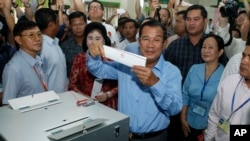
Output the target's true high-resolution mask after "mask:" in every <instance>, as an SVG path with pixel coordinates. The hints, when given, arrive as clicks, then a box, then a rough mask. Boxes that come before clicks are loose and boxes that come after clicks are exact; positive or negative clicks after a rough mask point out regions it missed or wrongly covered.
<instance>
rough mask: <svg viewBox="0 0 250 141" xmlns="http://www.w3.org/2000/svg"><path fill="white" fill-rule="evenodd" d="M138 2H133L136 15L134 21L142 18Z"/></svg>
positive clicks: (138, 0)
mask: <svg viewBox="0 0 250 141" xmlns="http://www.w3.org/2000/svg"><path fill="white" fill-rule="evenodd" d="M140 4H141V3H140V0H135V13H136V19H137V20H139V19H141V17H142V12H141V5H140Z"/></svg>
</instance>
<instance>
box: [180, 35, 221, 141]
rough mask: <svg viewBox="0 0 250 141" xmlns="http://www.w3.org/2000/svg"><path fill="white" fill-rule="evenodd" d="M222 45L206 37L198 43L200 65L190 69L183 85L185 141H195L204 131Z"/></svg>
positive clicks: (217, 40)
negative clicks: (199, 44)
mask: <svg viewBox="0 0 250 141" xmlns="http://www.w3.org/2000/svg"><path fill="white" fill-rule="evenodd" d="M223 55H224V42H223V39H222V38H221V37H219V36H217V35H213V34H211V35H208V36H206V37H205V38H204V39H203V40H202V49H201V57H202V59H203V61H204V63H202V64H195V65H193V66H192V67H191V68H190V70H189V72H188V75H187V77H186V79H185V81H184V84H183V91H182V95H183V108H182V111H181V123H182V130H183V133H184V135H185V141H196V140H197V141H198V138H199V137H202V135H203V130H204V129H205V128H206V127H207V123H208V112H209V109H210V106H211V104H212V101H213V99H214V97H215V95H216V90H217V87H218V84H219V81H220V77H221V74H222V72H223V70H224V66H223V65H222V64H221V63H220V58H222V57H224V56H223Z"/></svg>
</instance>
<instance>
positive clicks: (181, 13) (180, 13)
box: [177, 10, 187, 18]
mask: <svg viewBox="0 0 250 141" xmlns="http://www.w3.org/2000/svg"><path fill="white" fill-rule="evenodd" d="M186 13H187V10H181V11H178V12H177V16H179V15H183V18H184V17H185V15H186Z"/></svg>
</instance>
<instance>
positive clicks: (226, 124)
mask: <svg viewBox="0 0 250 141" xmlns="http://www.w3.org/2000/svg"><path fill="white" fill-rule="evenodd" d="M218 127H219V128H220V129H221V130H222V131H223V132H224V133H226V134H228V133H229V127H230V123H229V122H228V121H227V120H226V119H225V118H224V117H221V118H220V120H219V123H218Z"/></svg>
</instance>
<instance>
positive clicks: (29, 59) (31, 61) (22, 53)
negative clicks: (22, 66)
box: [19, 48, 42, 67]
mask: <svg viewBox="0 0 250 141" xmlns="http://www.w3.org/2000/svg"><path fill="white" fill-rule="evenodd" d="M19 54H20V56H21V57H23V58H24V59H25V60H26V61H27V62H28V64H30V65H31V66H32V67H34V66H35V65H36V63H38V64H39V66H40V67H41V66H42V58H41V57H40V56H38V55H36V58H33V57H32V56H31V55H29V54H28V53H26V52H25V51H24V50H22V49H21V48H20V49H19Z"/></svg>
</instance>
